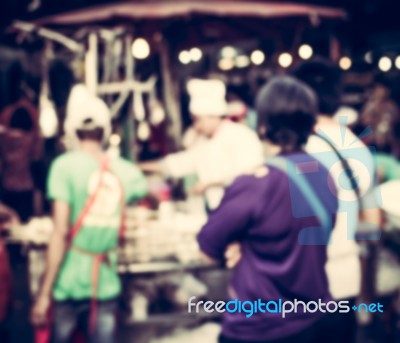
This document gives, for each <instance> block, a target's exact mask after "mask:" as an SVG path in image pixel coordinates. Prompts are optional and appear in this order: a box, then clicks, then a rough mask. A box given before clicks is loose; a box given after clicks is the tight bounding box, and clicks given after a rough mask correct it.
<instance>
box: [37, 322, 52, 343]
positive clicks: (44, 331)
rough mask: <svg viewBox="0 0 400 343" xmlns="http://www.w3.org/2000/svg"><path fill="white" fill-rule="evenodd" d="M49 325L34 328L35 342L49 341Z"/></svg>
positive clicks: (43, 342) (44, 342) (46, 342)
mask: <svg viewBox="0 0 400 343" xmlns="http://www.w3.org/2000/svg"><path fill="white" fill-rule="evenodd" d="M50 332H51V331H50V327H49V326H43V327H39V328H36V330H35V343H48V342H50Z"/></svg>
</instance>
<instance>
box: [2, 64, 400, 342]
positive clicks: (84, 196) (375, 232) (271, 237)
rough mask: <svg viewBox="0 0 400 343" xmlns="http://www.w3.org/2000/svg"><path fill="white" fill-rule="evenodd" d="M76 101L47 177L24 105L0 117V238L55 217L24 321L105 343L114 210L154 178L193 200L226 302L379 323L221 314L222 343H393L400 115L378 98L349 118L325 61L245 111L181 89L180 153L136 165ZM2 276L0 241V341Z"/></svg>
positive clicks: (90, 101)
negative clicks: (224, 276) (297, 303)
mask: <svg viewBox="0 0 400 343" xmlns="http://www.w3.org/2000/svg"><path fill="white" fill-rule="evenodd" d="M77 87H78V91H77V90H76V88H75V90H76V91H75V93H79V92H80V94H79V96H77V97H76V98H73V99H72V98H70V100H69V103H68V104H69V105H68V106H69V109H68V110H67V112H68V113H67V118H66V120H65V123H64V129H65V130H64V131H65V133H66V135H67V136H68V137H67V138H68V139H69V141H70V142H73V144H71V145H70V147H69V150H68V151H64V152H63V151H61V150H60V153H59V156H58V157H57V158H55V159H53V160H52V161H51V163H47V162H46V161H48V156H46V150H45V149H44V146H45V142H44V140H43V138H41V134H40V129H39V124H38V123H39V118H38V111H37V109H36V108H35V106H34V105H33V104H32V103H30V102H29V100H27V99H20V100H18V101H17V102H16V103H15V104H12V105H10V106H8V107H7V108H5V109H3V111H2V113H1V115H0V166H1V174H0V175H1V185H0V186H1V192H0V200H1V207H0V227H1V229H2V231H3V230H4V232H5V231H6V229H9V228H12V227H15V226H18V225H21V224H24V223H27V222H28V221H29V220H30V219H31V218H32V217H34V216H38V215H42V214H43V213H46V211H50V206H49V205H48V204H49V203H51V204H52V210H51V213H52V217H53V223H54V230H53V233H52V236H51V239H50V242H49V248H48V257H47V260H46V272H45V274H44V277H43V280H42V284H41V287H40V290H39V292H38V295H37V296H36V298H35V300H34V304H33V306H32V309H31V314H30V316H31V318H30V319H31V322H32V323H33V324H34V325H35V326H36V327H39V328H43V327H46V328H48V329H49V331H51V333H50V335H51V339H52V342H60V343H61V342H69V341H70V340H71V337H72V335H73V333H74V330H75V329H76V327H78V326H79V325H80V323H81V322H82V323H84V324H83V326H84V329H83V332H84V334H85V336H86V339H87V340H88V341H90V342H96V343H101V342H116V341H118V340H117V339H116V338H115V337H116V336H115V335H116V327H117V321H116V319H115V318H116V317H115V316H114V314H115V312H116V309H117V300H116V299H117V298H118V296H119V294H120V293H121V283H120V281H119V279H118V274H117V271H116V268H115V267H116V263H117V262H116V255H115V249H116V247H117V246H118V244H121V242H122V241H123V239H124V229H125V226H124V225H125V224H124V220H125V209H126V205H127V204H130V203H132V202H133V201H136V202H137V201H140V200H141V199H143V198H144V197H145V196H146V195H147V194H148V185H147V181H146V177H145V174H152V173H157V174H160V175H162V176H163V177H164V178H165V179H185V181H186V184H190V187H187V196H188V197H189V196H192V195H197V196H201V197H203V200H204V202H203V203H204V209H205V211H206V213H207V223H206V224H205V225H204V226H203V228H202V229H201V230H200V232H199V235H198V243H199V246H200V249H201V251H202V253H203V255H204V259H205V260H206V261H211V262H220V263H224V264H225V265H226V266H227V267H229V268H231V269H232V278H231V281H230V285H229V289H227V290H226V297H227V299H239V300H242V301H246V300H249V301H255V300H257V299H264V300H276V301H277V300H278V299H283V301H286V300H290V301H293V300H294V299H298V300H301V301H305V302H307V301H317V302H318V300H321V301H323V302H324V303H328V302H330V301H335V302H341V301H343V302H346V304H348V306H349V308H353V307H357V306H359V304H360V303H363V304H370V303H377V302H380V303H382V304H384V309H385V310H384V312H383V313H380V312H368V311H353V310H351V311H350V312H348V313H339V312H338V311H336V312H335V311H334V312H335V313H329V311H328V313H326V312H327V311H323V312H324V313H323V312H321V311H317V312H315V311H314V313H311V311H310V312H303V311H299V312H298V313H293V314H290V315H288V316H287V317H286V318H281V317H280V316H277V315H276V314H271V313H268V314H266V313H256V314H254V315H253V316H252V317H251V318H246V314H245V313H225V314H224V315H223V317H222V331H221V334H220V336H219V342H222V343H228V342H229V343H241V342H243V343H244V342H250V343H251V342H265V343H267V342H276V343H286V342H304V343H314V342H315V343H317V342H318V343H319V342H324V343H325V342H332V343H333V342H335V343H339V342H340V343H343V342H348V343H355V342H360V343H361V342H362V343H364V342H398V341H399V340H400V331H399V325H400V308H399V307H398V293H399V290H400V282H397V279H398V275H400V269H399V268H400V264H399V261H398V259H399V258H400V253H399V252H400V250H399V249H400V245H399V243H400V239H399V238H400V236H399V235H398V232H400V231H397V230H398V229H399V228H400V227H398V226H397V225H400V224H398V223H399V221H397V222H396V219H397V218H398V217H399V218H400V205H399V203H398V201H397V194H398V193H397V191H398V190H399V191H400V186H399V183H400V162H399V158H400V110H399V107H398V105H397V104H396V102H395V101H394V99H392V98H391V93H390V89H388V88H387V87H385V86H384V85H381V84H376V85H375V87H374V89H373V90H372V91H371V93H370V94H369V97H368V99H367V100H366V102H365V104H364V106H363V107H362V108H361V110H360V111H356V110H355V109H352V108H350V107H347V106H344V105H343V103H342V96H343V89H342V80H341V72H340V69H339V68H338V67H337V66H336V65H334V64H333V63H331V62H330V61H328V60H325V59H322V58H313V59H311V60H309V61H306V62H303V63H302V64H301V65H298V66H296V68H294V69H293V70H292V72H291V73H290V74H289V75H277V76H274V77H272V78H271V79H270V80H268V82H267V83H266V84H265V85H263V86H262V87H261V88H260V90H259V91H258V94H254V102H252V104H246V103H245V102H244V101H242V100H241V99H239V98H238V97H231V98H230V99H228V100H227V96H226V95H227V94H226V93H227V90H226V85H225V84H224V82H222V81H221V80H218V79H212V80H211V79H207V80H206V79H192V80H190V81H189V82H188V84H187V92H188V95H189V97H190V101H189V112H190V114H191V118H192V125H191V127H190V128H189V129H188V130H187V131H186V133H185V135H184V139H183V146H184V148H183V149H182V150H181V151H179V152H175V153H171V154H169V155H167V156H164V157H163V158H162V159H159V160H154V161H145V162H140V161H139V163H135V164H133V163H132V162H130V161H127V160H125V159H123V158H121V157H117V156H115V155H113V154H110V153H108V152H107V142H108V140H109V137H110V134H111V120H110V114H109V109H108V108H107V106H106V104H105V103H104V102H103V101H102V100H101V99H99V98H96V97H94V96H92V95H90V94H89V93H85V90H84V87H83V86H77ZM79 87H80V88H79ZM79 89H80V90H79ZM82 94H84V95H83V96H82ZM71 97H74V92H71ZM123 138H124V137H122V139H123ZM3 236H5V234H4V233H3V234H2V237H3ZM388 266H389V267H388ZM12 268H13V265H12V263H10V261H9V258H8V257H7V250H6V248H5V241H4V240H3V239H2V240H0V278H1V282H0V321H1V322H2V324H1V330H4V335H3V334H2V335H3V337H6V332H7V331H10V330H11V331H12V330H13V329H15V328H13V327H12V325H10V324H9V323H8V322H7V318H8V317H9V316H10V312H11V311H10V310H9V309H10V308H9V303H10V299H11V298H12V296H11V294H12V284H11V279H12ZM385 268H386V269H385ZM383 270H385V272H383ZM389 284H390V285H391V286H390V287H389V286H388V285H389ZM221 300H224V299H221ZM50 309H51V312H52V316H51V317H52V320H51V321H50V320H49V311H50ZM49 323H51V325H49ZM3 327H4V329H3Z"/></svg>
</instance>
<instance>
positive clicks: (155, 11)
mask: <svg viewBox="0 0 400 343" xmlns="http://www.w3.org/2000/svg"><path fill="white" fill-rule="evenodd" d="M194 14H205V15H216V16H243V17H246V16H247V17H259V18H279V17H291V16H309V15H316V16H319V17H322V18H331V19H345V18H346V17H347V13H346V11H345V10H343V9H340V8H333V7H325V6H317V5H308V4H298V3H282V2H281V3H278V2H257V1H243V0H241V1H235V0H230V1H228V0H216V1H205V0H203V1H190V0H185V1H176V0H175V1H172V0H169V1H156V2H122V3H114V4H107V5H101V6H94V7H86V8H83V9H79V10H74V11H71V12H66V13H62V14H56V15H52V16H48V17H44V18H41V19H39V20H37V21H36V23H37V24H39V25H81V24H90V23H101V22H104V21H109V20H112V19H119V18H124V19H168V18H175V17H186V16H190V15H194Z"/></svg>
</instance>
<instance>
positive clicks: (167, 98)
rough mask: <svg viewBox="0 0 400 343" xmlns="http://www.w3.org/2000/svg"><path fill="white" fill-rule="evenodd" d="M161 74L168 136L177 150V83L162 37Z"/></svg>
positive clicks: (179, 130)
mask: <svg viewBox="0 0 400 343" xmlns="http://www.w3.org/2000/svg"><path fill="white" fill-rule="evenodd" d="M160 57H161V75H162V82H163V97H164V102H165V107H166V112H167V118H168V121H167V122H168V124H169V125H168V137H169V138H170V140H171V142H170V144H171V146H170V148H171V149H172V150H177V149H178V148H179V147H180V145H181V136H182V117H181V110H180V104H179V101H178V96H177V94H178V85H177V83H176V82H174V80H173V77H172V68H171V61H170V52H169V46H168V43H167V42H166V41H165V40H164V39H163V40H162V41H161V44H160Z"/></svg>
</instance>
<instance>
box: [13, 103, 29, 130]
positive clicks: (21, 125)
mask: <svg viewBox="0 0 400 343" xmlns="http://www.w3.org/2000/svg"><path fill="white" fill-rule="evenodd" d="M9 127H10V128H11V129H19V130H22V131H26V132H29V131H31V130H32V129H33V119H32V117H31V115H30V113H29V112H28V111H27V110H26V109H25V108H18V109H17V110H16V111H15V112H14V113H13V114H12V116H11V119H10V123H9Z"/></svg>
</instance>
